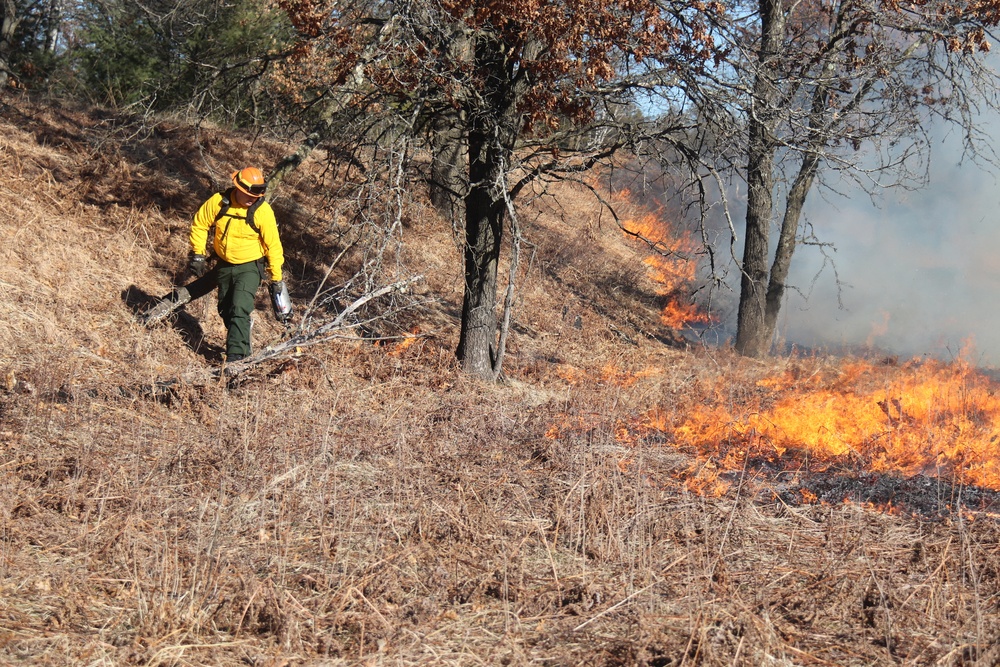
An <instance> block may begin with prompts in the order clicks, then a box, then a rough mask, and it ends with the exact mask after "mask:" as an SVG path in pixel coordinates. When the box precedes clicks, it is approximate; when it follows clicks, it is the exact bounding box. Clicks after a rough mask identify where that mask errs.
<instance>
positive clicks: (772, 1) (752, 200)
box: [735, 0, 785, 357]
mask: <svg viewBox="0 0 1000 667" xmlns="http://www.w3.org/2000/svg"><path fill="white" fill-rule="evenodd" d="M760 12H761V48H760V58H759V62H758V70H757V74H756V76H755V77H754V86H753V103H752V107H751V110H750V122H749V141H748V149H747V214H746V238H745V239H744V245H743V266H742V279H741V281H740V305H739V311H738V313H737V319H736V343H735V348H736V351H737V352H739V353H740V354H742V355H745V356H748V357H762V356H764V355H766V354H768V352H770V350H771V339H772V337H773V335H774V331H773V329H771V330H768V326H767V318H766V310H767V286H768V257H769V255H770V253H769V239H770V234H769V232H770V226H771V217H772V215H773V212H774V184H775V177H774V157H775V152H776V150H777V149H776V144H775V141H774V136H773V134H774V130H775V128H774V124H775V123H776V122H777V117H778V114H777V111H778V110H777V108H776V106H777V91H776V82H775V79H776V76H777V73H776V71H775V66H774V61H775V58H777V57H778V54H779V53H780V49H781V45H782V42H783V40H784V35H785V18H784V8H783V7H782V0H761V2H760Z"/></svg>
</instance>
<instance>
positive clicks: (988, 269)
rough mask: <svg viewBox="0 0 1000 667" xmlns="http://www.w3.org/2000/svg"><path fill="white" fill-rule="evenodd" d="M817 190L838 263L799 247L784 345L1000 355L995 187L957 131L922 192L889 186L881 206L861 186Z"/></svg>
mask: <svg viewBox="0 0 1000 667" xmlns="http://www.w3.org/2000/svg"><path fill="white" fill-rule="evenodd" d="M996 127H1000V124H997V125H996ZM816 195H817V193H815V192H814V193H811V194H810V197H811V199H810V201H809V202H808V205H807V210H806V218H807V220H808V221H809V222H810V223H811V224H812V225H813V228H814V231H815V234H816V236H817V238H818V240H819V241H822V242H824V243H831V244H833V246H834V247H835V248H836V250H835V251H831V250H828V251H827V253H826V254H827V255H829V258H830V259H832V261H833V263H832V264H831V263H830V261H829V260H828V259H827V258H826V257H825V256H824V253H823V252H821V251H820V249H819V248H817V247H812V246H800V247H799V248H798V249H797V250H796V256H795V257H794V259H793V267H792V274H791V276H790V283H791V284H792V285H794V286H795V287H796V288H797V290H789V292H788V296H787V298H786V302H785V304H784V305H783V307H782V315H781V318H780V320H779V332H778V335H779V337H780V339H781V340H782V341H783V342H784V343H785V344H787V345H798V346H805V347H810V348H814V347H822V348H832V349H838V348H839V349H842V348H851V349H856V348H859V347H860V348H871V349H876V350H880V351H884V352H887V353H892V354H896V355H900V356H901V357H914V356H928V357H934V358H939V359H945V360H950V359H954V358H956V357H958V356H959V355H960V354H962V355H963V357H964V358H966V359H967V360H969V361H970V362H972V363H975V364H977V365H983V366H995V365H998V364H1000V186H998V182H997V179H996V177H995V175H994V174H991V173H990V172H989V171H988V170H987V169H986V168H984V167H982V166H979V165H976V164H974V163H972V162H970V161H968V160H963V159H962V151H961V145H960V143H959V142H958V141H957V140H956V139H955V138H954V137H945V138H944V139H942V140H941V141H939V143H937V144H935V145H933V147H932V160H931V164H930V182H929V185H928V186H927V187H926V188H924V189H922V190H919V191H914V192H902V191H898V190H896V191H887V192H885V194H884V196H883V198H882V199H881V200H880V201H879V202H878V206H877V207H876V205H874V204H873V203H872V201H871V199H870V198H869V197H868V196H867V195H866V194H865V193H863V192H861V191H860V190H854V191H847V192H845V195H844V196H839V197H831V196H829V195H827V196H824V197H820V196H816ZM838 280H839V283H840V284H839V285H838Z"/></svg>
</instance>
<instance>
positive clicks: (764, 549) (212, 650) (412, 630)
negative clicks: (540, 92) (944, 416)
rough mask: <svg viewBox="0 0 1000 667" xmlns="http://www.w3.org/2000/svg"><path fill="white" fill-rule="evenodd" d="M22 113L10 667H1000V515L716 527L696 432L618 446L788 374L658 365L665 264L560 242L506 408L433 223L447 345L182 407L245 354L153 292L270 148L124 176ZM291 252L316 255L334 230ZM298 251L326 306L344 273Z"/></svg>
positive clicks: (418, 253)
mask: <svg viewBox="0 0 1000 667" xmlns="http://www.w3.org/2000/svg"><path fill="white" fill-rule="evenodd" d="M8 111H9V113H5V116H4V120H2V121H0V164H2V170H3V174H4V178H5V186H6V187H5V188H4V189H3V190H2V191H0V213H2V214H3V217H4V220H5V221H6V224H5V225H4V226H3V228H2V229H0V238H2V244H0V253H2V255H3V261H2V262H0V286H2V287H3V290H4V294H5V296H6V300H5V301H6V310H7V315H6V317H4V318H0V341H2V352H0V378H3V379H4V382H3V383H2V384H3V387H2V389H0V517H2V518H0V662H9V663H15V664H21V663H23V664H33V665H67V664H74V665H76V664H79V665H119V664H143V665H246V664H250V665H292V664H329V665H381V664H387V665H389V664H391V665H417V664H422V665H478V664H491V665H492V664H497V665H528V664H547V665H580V664H587V665H659V666H665V665H710V666H716V665H718V666H722V665H726V666H728V665H807V664H809V665H811V664H821V665H896V664H905V665H972V664H981V665H988V664H989V665H992V664H998V663H997V654H998V653H1000V644H998V638H1000V622H998V618H1000V615H998V609H997V605H998V601H1000V598H998V592H1000V582H998V563H1000V553H998V549H1000V547H998V544H1000V542H998V535H997V526H996V522H995V519H994V518H993V517H992V516H988V515H986V514H985V513H983V512H979V513H967V514H961V513H954V514H947V515H944V516H935V517H933V518H928V517H921V516H919V515H916V516H909V515H890V514H886V513H884V512H881V511H879V510H878V509H873V508H869V507H865V506H863V505H860V504H856V503H855V504H833V505H797V504H794V503H790V502H788V501H787V499H784V498H783V497H782V496H781V495H780V494H777V493H776V492H775V482H774V480H773V479H768V478H767V476H766V475H765V474H764V473H763V472H761V471H748V472H747V474H746V475H742V476H737V477H735V478H734V481H735V483H734V484H733V485H732V486H731V488H730V490H729V491H728V492H727V493H726V494H725V495H723V496H722V497H719V498H710V497H706V496H701V495H696V494H693V493H691V492H689V491H688V490H687V487H686V486H685V480H686V479H689V478H690V477H691V475H693V474H695V475H696V474H697V473H698V470H697V469H694V470H692V466H693V465H694V466H697V465H701V464H699V463H698V462H699V460H700V459H698V458H697V457H695V456H693V453H692V452H689V451H683V450H678V449H677V448H675V447H672V446H670V445H671V439H670V435H669V433H659V434H658V435H657V436H656V437H653V436H650V437H646V438H642V439H639V440H638V441H636V442H633V443H630V444H629V445H624V444H622V441H621V440H620V439H619V438H616V437H615V436H616V433H615V431H616V428H618V427H619V426H620V425H621V424H622V423H625V422H632V421H634V420H635V419H636V418H637V417H638V416H639V415H641V414H642V413H643V412H645V411H647V410H649V409H650V408H651V407H658V408H659V409H660V410H661V411H663V412H664V414H666V415H667V417H668V418H669V419H672V420H674V421H677V420H680V419H681V418H682V417H683V416H684V414H685V411H686V410H689V409H690V407H691V406H693V405H697V404H701V403H705V402H707V401H712V400H720V398H719V396H718V394H717V392H718V386H719V383H720V380H724V381H725V383H726V385H727V387H728V388H729V389H728V393H727V395H726V396H724V397H722V399H721V400H725V401H731V402H739V401H741V400H742V399H741V397H743V396H746V395H747V394H749V393H752V392H754V391H756V384H755V383H756V382H757V381H758V380H759V379H760V378H761V377H764V376H768V375H774V374H777V373H778V372H780V371H781V370H782V367H783V365H784V364H786V363H787V362H785V361H782V360H775V361H773V362H767V363H765V364H760V363H755V362H748V361H745V360H741V359H739V358H736V357H734V356H732V355H731V354H730V353H729V352H727V351H725V350H714V351H713V350H695V351H684V350H681V349H677V348H673V347H670V346H666V345H664V344H662V343H660V342H657V341H655V340H651V339H650V338H648V337H647V336H645V335H644V333H643V332H644V331H645V332H648V331H654V330H655V325H654V324H650V323H654V322H655V321H656V317H655V316H656V307H655V303H654V302H653V300H652V299H651V298H650V297H649V296H648V295H649V293H646V296H645V297H643V296H642V291H643V286H642V280H643V274H642V271H641V263H640V260H641V257H639V256H636V257H635V258H633V259H632V260H630V258H629V255H628V253H626V252H624V251H623V247H626V246H622V245H621V244H623V243H624V241H623V240H622V239H621V238H620V237H619V236H617V232H614V230H610V233H605V231H606V230H604V229H599V228H597V227H596V226H595V225H594V224H592V223H593V218H590V220H591V224H589V225H587V224H582V225H576V224H574V225H567V224H565V223H563V222H562V221H561V220H560V219H559V217H558V216H556V215H555V212H554V210H553V209H545V208H539V209H538V210H537V212H538V218H537V220H533V221H532V222H533V224H534V230H535V231H534V232H533V234H534V236H533V239H534V240H535V241H536V242H537V244H538V250H537V256H536V259H535V263H534V264H533V266H532V269H531V272H530V273H529V274H528V282H527V283H525V289H524V290H523V291H522V298H523V303H522V305H521V308H522V311H521V312H523V313H524V315H522V317H521V318H519V321H518V326H519V328H518V329H517V331H516V332H515V335H514V338H513V341H512V348H511V356H510V357H509V364H508V375H509V382H508V383H507V384H506V385H503V386H497V387H492V386H484V385H482V384H480V383H478V382H474V381H471V380H470V379H468V378H466V377H463V376H462V375H460V374H459V373H458V372H457V371H456V367H455V364H454V363H453V360H452V348H453V345H454V341H455V330H454V318H453V317H452V318H449V317H448V313H449V311H454V310H455V309H456V308H457V307H458V301H457V300H458V297H459V294H458V292H457V288H456V285H457V284H458V282H457V276H458V271H457V267H456V266H455V260H456V258H457V255H458V253H457V250H456V248H455V245H454V242H453V240H452V239H451V234H450V229H449V228H448V226H447V225H446V224H445V223H444V222H443V221H441V220H440V219H437V218H435V216H434V214H433V213H431V212H429V211H427V210H426V209H424V210H421V211H418V212H416V213H414V214H413V216H412V220H410V221H409V223H408V225H409V226H408V228H407V234H409V235H410V238H411V239H414V240H416V241H415V244H416V243H419V245H415V247H412V248H410V249H408V250H407V251H406V252H407V253H408V254H407V256H406V261H408V262H409V263H411V264H412V265H414V266H415V267H416V268H417V269H420V270H423V269H427V273H428V276H429V280H428V286H427V287H426V289H427V291H428V294H433V295H435V296H437V297H438V298H439V299H440V305H439V307H438V308H437V309H428V310H427V311H426V312H424V313H423V315H422V318H423V319H421V320H420V321H419V322H416V323H417V324H419V325H420V326H421V327H422V330H423V331H424V332H425V333H428V334H430V335H429V336H428V337H427V338H424V339H421V340H420V342H418V343H417V344H415V345H413V346H411V347H409V348H407V349H406V350H404V351H402V352H399V353H394V351H393V347H392V346H391V345H386V346H372V345H367V344H364V343H360V342H357V341H344V342H342V343H337V344H330V345H327V346H323V347H319V348H312V349H310V350H308V351H307V352H306V353H305V354H303V355H302V356H301V357H300V358H298V359H296V360H293V361H288V362H284V363H281V364H273V365H271V366H268V367H266V368H262V369H259V370H258V371H255V372H254V373H252V374H251V376H250V377H249V378H247V379H246V380H245V381H244V382H242V383H240V384H239V385H236V386H233V387H229V388H227V387H226V386H224V385H222V384H208V385H199V386H194V385H185V384H183V383H174V384H172V385H170V386H169V387H168V388H164V386H163V385H162V384H161V385H159V386H160V389H159V390H157V389H156V388H157V386H158V385H157V383H163V382H164V381H169V380H171V379H174V378H177V377H180V376H182V375H183V373H184V372H185V371H186V370H188V369H191V368H202V367H204V366H205V365H206V364H209V363H211V360H212V354H213V353H212V349H214V348H217V347H218V346H219V345H220V344H221V339H222V335H223V330H222V328H221V324H219V323H218V322H217V319H218V318H216V317H215V316H214V314H213V313H212V310H211V305H210V304H207V305H206V304H197V305H196V306H195V307H194V313H195V314H196V315H198V316H199V317H198V319H199V322H200V326H201V327H202V330H201V332H200V333H199V334H198V336H197V337H196V342H197V344H194V343H192V341H193V340H195V339H194V338H192V337H191V336H187V337H185V336H184V335H182V333H183V332H182V331H181V330H179V329H178V328H174V327H170V326H163V327H159V328H155V329H153V330H145V329H143V328H142V327H140V326H138V325H137V324H136V323H135V322H134V320H133V317H132V313H131V311H130V309H129V307H128V306H127V305H126V303H125V300H126V299H127V295H128V292H129V290H130V289H135V288H139V289H142V290H145V291H148V292H149V293H151V294H158V293H161V292H163V291H165V290H166V289H167V288H168V287H169V285H170V281H171V279H172V278H174V277H175V276H174V275H173V274H172V272H176V271H179V270H180V269H181V268H182V266H183V253H184V233H185V229H186V225H187V220H188V217H189V215H190V213H191V209H193V207H194V206H195V205H196V201H195V199H196V197H194V196H191V197H189V196H188V191H189V190H192V189H196V188H198V187H208V182H209V181H210V180H211V178H212V177H213V171H212V169H213V168H216V167H217V168H218V171H219V172H224V171H225V169H226V163H225V161H224V156H225V155H227V154H230V153H235V154H238V155H241V157H242V156H248V155H252V154H253V152H254V151H255V150H261V149H260V145H258V146H250V145H248V144H246V143H240V142H238V141H236V140H231V139H229V138H227V137H225V136H223V135H221V134H220V133H212V132H210V131H208V130H205V132H208V133H209V134H211V136H210V137H208V138H206V137H205V136H202V137H201V139H202V142H203V143H202V147H203V149H204V150H205V155H206V157H205V158H204V161H203V162H197V161H194V162H192V163H184V164H181V162H177V163H176V164H174V163H171V162H169V160H167V158H166V157H164V158H163V160H164V161H163V162H151V163H147V164H146V165H145V166H139V164H140V161H138V160H136V159H134V155H138V154H139V153H143V152H146V153H150V154H152V153H154V152H155V151H159V154H161V155H163V156H170V155H173V152H172V151H175V150H176V151H178V152H180V151H187V152H188V154H194V153H193V151H194V150H195V148H194V146H195V144H194V143H192V142H193V138H192V137H191V135H190V133H189V132H186V131H184V128H182V127H173V129H171V130H170V131H166V130H164V131H163V132H162V133H161V135H158V136H156V137H154V138H153V139H149V140H146V141H145V142H143V141H139V140H137V139H134V140H132V141H131V143H130V142H119V143H116V142H117V141H118V140H116V139H115V136H118V135H114V134H111V133H109V132H107V130H106V129H104V125H102V123H104V122H105V121H106V120H107V119H102V118H101V117H100V116H99V114H97V113H96V112H86V111H80V110H72V109H56V108H54V107H46V106H39V105H34V104H32V103H30V102H29V101H27V100H21V101H17V102H16V103H14V104H13V106H11V107H8ZM88 113H89V115H88ZM204 146H212V147H213V148H211V149H205V148H204ZM269 146H270V145H269ZM154 149H155V150H154ZM269 150H278V148H276V147H274V146H270V148H269ZM182 167H183V168H182ZM307 178H308V177H307V176H303V177H302V180H301V181H300V182H299V184H298V185H296V184H293V185H292V186H291V187H293V188H299V190H298V191H296V197H299V196H300V197H301V201H302V202H303V203H302V205H303V206H307V205H308V204H309V201H310V199H309V197H310V193H309V190H308V187H307V185H308V181H307ZM140 186H141V188H143V189H144V192H142V193H138V194H137V193H136V191H135V188H136V187H140ZM81 192H86V193H88V194H87V196H86V197H84V198H81V197H80V196H79V193H81ZM289 198H291V196H290V195H289ZM561 202H562V205H563V206H564V207H567V208H568V207H570V206H572V207H573V210H574V211H576V213H575V215H577V216H578V217H579V218H580V220H581V221H582V222H584V221H585V219H587V218H588V216H593V215H596V213H594V212H593V209H592V208H588V207H589V206H591V205H590V204H587V203H586V202H585V201H583V200H582V199H581V200H580V201H574V199H573V197H572V196H570V194H569V193H567V194H566V195H565V196H564V197H562V198H561ZM280 205H281V203H280V201H279V206H280ZM289 206H290V205H289ZM290 210H291V208H290V207H286V209H285V211H286V212H287V211H290ZM525 215H527V212H526V213H525ZM288 219H289V224H290V225H291V226H292V227H293V228H292V229H291V230H290V233H289V234H288V238H291V239H295V238H299V237H300V235H302V234H304V233H305V231H307V230H304V229H301V228H294V226H295V225H302V224H304V222H303V221H304V220H307V219H308V218H306V217H303V218H299V217H295V216H291V215H290V216H289V218H288ZM288 245H289V248H288V252H289V255H290V256H293V257H294V256H296V255H298V258H299V259H298V260H297V261H299V262H300V266H299V271H300V273H301V274H302V275H307V273H308V272H307V270H306V269H307V266H306V265H307V264H308V263H309V262H314V261H315V262H318V261H320V260H319V258H314V257H311V256H309V255H308V253H309V249H307V248H304V247H296V246H295V245H294V243H293V244H288ZM303 257H305V259H303ZM431 269H433V270H431ZM595 278H596V279H600V280H604V281H606V282H607V284H609V285H610V284H613V283H614V282H615V281H616V280H627V281H628V282H629V283H630V284H627V285H626V286H627V287H628V288H629V289H628V290H624V289H623V290H620V291H614V290H609V289H595V287H594V285H595V280H594V279H595ZM636 295H638V296H636ZM199 308H200V309H201V310H198V309H199ZM647 314H648V317H647ZM577 318H579V320H577ZM630 322H632V323H635V326H629V323H630ZM640 324H641V326H640ZM612 327H615V328H612ZM660 333H661V334H662V335H666V333H665V332H660ZM277 334H278V329H277V327H276V326H274V325H273V323H269V322H266V321H264V319H263V318H262V319H261V327H260V328H259V329H258V335H259V336H260V337H261V339H262V340H267V338H268V337H270V336H275V335H277ZM623 334H625V336H623ZM626 338H628V339H629V340H630V341H631V342H629V341H627V340H626ZM213 346H214V347H213ZM798 363H800V364H802V365H804V366H806V367H808V368H807V370H810V369H811V370H814V371H819V370H821V369H822V368H823V367H825V366H828V365H829V364H831V363H833V362H830V361H829V360H823V359H812V360H808V359H807V360H801V361H799V362H798ZM554 428H555V430H554V431H553V429H554ZM546 433H548V434H549V435H550V436H553V435H555V437H546Z"/></svg>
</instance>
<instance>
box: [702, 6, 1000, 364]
mask: <svg viewBox="0 0 1000 667" xmlns="http://www.w3.org/2000/svg"><path fill="white" fill-rule="evenodd" d="M730 17H731V19H732V20H731V22H730V23H728V25H727V28H726V29H725V30H721V29H720V31H719V32H718V37H719V38H720V39H721V40H722V41H723V42H724V43H726V44H727V45H728V47H729V48H728V49H727V53H729V54H730V57H729V58H728V59H727V61H726V63H725V64H724V66H723V67H720V68H719V69H718V70H717V71H716V72H715V74H717V76H715V77H711V78H705V79H702V80H700V81H696V82H692V83H693V85H691V86H689V88H688V91H689V92H690V93H691V94H692V97H693V98H694V99H696V100H697V101H698V103H699V106H700V108H701V110H702V117H703V118H704V119H706V120H707V121H709V122H714V123H715V124H716V132H717V133H718V134H719V135H720V136H723V137H725V138H724V140H723V141H720V142H718V143H717V145H718V146H720V147H722V148H726V147H729V148H734V147H735V148H736V152H733V151H730V152H729V153H727V154H725V155H722V154H719V155H717V156H716V157H717V158H719V157H721V158H723V159H726V160H729V161H730V164H732V165H735V167H736V168H737V170H738V171H741V172H742V173H743V175H744V177H745V179H746V184H747V191H746V195H747V209H746V218H745V226H744V230H745V233H744V239H743V240H744V248H743V256H742V262H741V263H740V269H741V274H742V278H741V286H740V301H739V313H738V318H737V334H736V341H735V347H736V349H737V351H739V352H740V353H742V354H744V355H747V356H752V357H759V356H762V355H765V354H768V353H769V351H770V349H771V346H772V342H773V339H774V334H775V329H776V325H777V319H778V313H779V311H780V308H781V303H782V300H783V297H784V294H785V291H786V289H787V288H788V287H789V286H788V285H787V280H788V274H789V268H790V266H791V260H792V257H793V254H794V251H795V249H796V246H797V244H798V243H799V242H800V238H801V236H800V224H801V220H802V212H803V209H804V206H805V202H806V198H807V196H808V194H809V193H810V192H811V191H812V190H813V189H814V187H815V186H816V185H817V184H818V183H819V182H820V181H819V179H820V178H821V177H822V174H823V172H824V170H825V169H833V170H838V171H841V172H847V173H850V174H853V176H854V178H855V179H856V180H857V181H858V182H859V183H862V185H863V186H867V187H868V188H869V190H870V191H872V192H873V193H874V191H875V190H877V189H880V188H884V187H886V186H887V185H891V184H893V183H903V182H906V183H910V184H911V185H912V184H915V183H919V182H920V181H921V179H922V178H923V177H924V176H923V174H924V173H925V170H924V167H925V162H924V161H925V159H926V156H927V154H926V150H927V149H928V143H927V142H926V140H925V131H926V128H927V124H928V122H929V121H930V119H932V118H935V117H937V118H940V119H944V120H946V121H948V122H954V123H957V124H959V125H961V127H962V129H963V131H964V133H965V137H966V140H967V146H968V147H969V148H970V149H973V150H975V149H976V147H977V146H979V147H982V146H983V145H984V144H983V143H982V140H983V139H984V134H983V132H982V129H981V128H979V127H977V125H976V119H975V110H976V109H977V107H978V105H981V104H984V103H985V104H988V105H995V103H996V93H995V91H996V79H995V75H994V74H993V73H992V72H991V71H990V70H989V69H988V68H986V67H985V66H984V63H983V62H982V58H981V56H982V54H984V53H985V52H986V51H988V50H989V44H988V42H987V40H986V31H987V30H988V29H989V28H991V27H993V26H995V25H996V24H997V21H998V19H1000V3H998V2H996V0H984V1H975V2H960V3H951V2H946V1H943V0H916V1H915V2H907V3H899V2H896V1H895V0H880V1H879V0H877V1H874V2H866V1H862V2H859V1H858V0H806V1H804V2H788V1H787V0H751V2H747V3H737V5H735V6H734V10H733V12H732V14H731V15H730ZM733 110H736V112H737V116H736V118H735V119H734V117H733V115H732V112H733ZM734 121H735V122H734ZM730 127H736V128H740V130H741V132H742V134H739V135H736V134H729V135H728V137H726V135H727V133H729V132H730V130H729V129H728V128H730ZM977 142H978V143H977ZM865 147H873V148H874V149H875V150H874V151H872V152H871V154H866V153H864V152H862V149H863V148H865ZM740 153H741V154H742V159H741V157H740ZM776 223H777V224H776ZM775 225H776V226H775ZM773 230H776V233H772V232H773ZM772 252H773V258H772V255H771V253H772Z"/></svg>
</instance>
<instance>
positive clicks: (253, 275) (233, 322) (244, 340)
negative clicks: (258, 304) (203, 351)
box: [215, 261, 260, 356]
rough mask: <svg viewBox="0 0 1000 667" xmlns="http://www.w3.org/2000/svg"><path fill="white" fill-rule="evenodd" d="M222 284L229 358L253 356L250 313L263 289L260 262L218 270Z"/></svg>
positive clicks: (221, 312) (221, 310)
mask: <svg viewBox="0 0 1000 667" xmlns="http://www.w3.org/2000/svg"><path fill="white" fill-rule="evenodd" d="M215 270H216V275H217V278H218V281H219V315H221V316H222V321H223V322H225V324H226V331H227V335H226V356H232V355H234V354H242V355H243V356H248V355H249V354H250V313H252V312H253V308H254V297H255V296H256V294H257V288H258V287H260V269H259V268H258V266H257V262H247V263H246V264H227V263H226V262H223V261H220V262H219V263H218V264H217V265H216V267H215Z"/></svg>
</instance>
